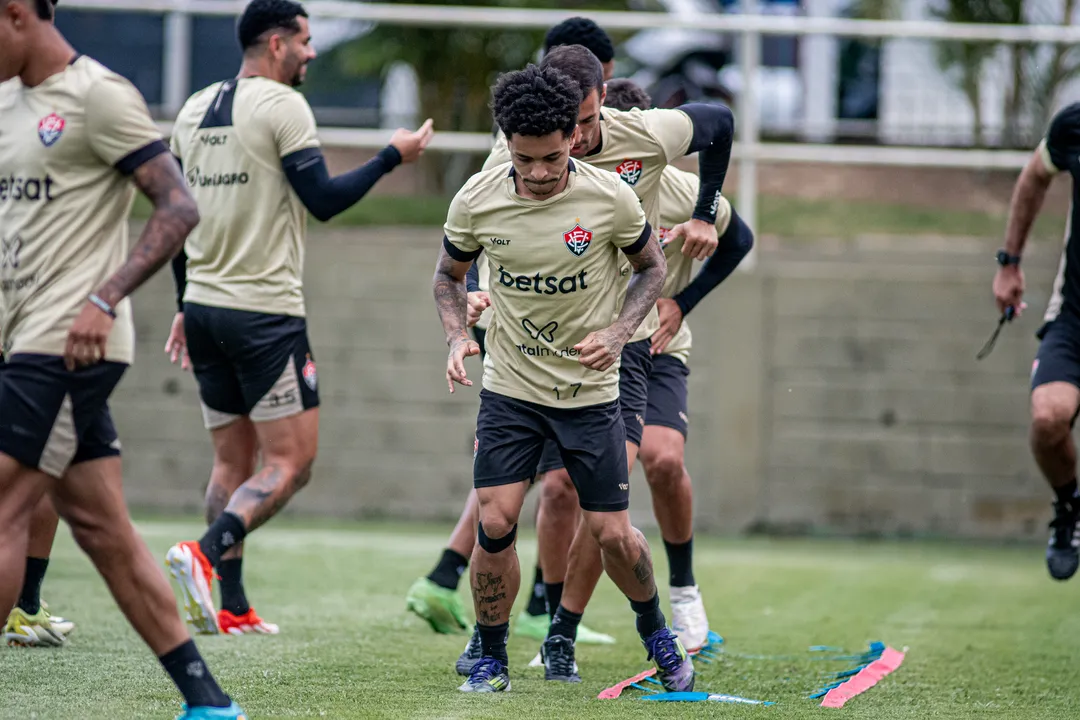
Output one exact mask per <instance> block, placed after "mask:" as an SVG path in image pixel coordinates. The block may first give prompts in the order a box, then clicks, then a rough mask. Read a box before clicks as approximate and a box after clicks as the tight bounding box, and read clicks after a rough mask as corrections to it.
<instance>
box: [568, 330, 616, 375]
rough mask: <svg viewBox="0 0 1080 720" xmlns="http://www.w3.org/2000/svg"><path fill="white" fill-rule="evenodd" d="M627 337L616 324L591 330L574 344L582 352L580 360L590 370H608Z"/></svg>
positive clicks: (579, 356)
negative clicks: (594, 330)
mask: <svg viewBox="0 0 1080 720" xmlns="http://www.w3.org/2000/svg"><path fill="white" fill-rule="evenodd" d="M625 344H626V339H625V338H624V337H623V335H622V333H621V332H620V331H619V330H618V328H616V327H615V326H611V327H606V328H604V329H603V330H597V331H596V332H591V333H589V334H588V335H586V336H585V339H584V340H582V341H581V342H579V343H578V344H577V345H575V346H574V349H575V350H577V351H578V352H579V353H580V354H579V355H578V362H579V363H581V364H582V365H584V366H585V367H587V368H589V369H590V370H601V371H602V370H607V369H608V368H609V367H611V366H612V365H614V364H615V361H616V360H618V359H619V355H620V354H621V353H622V349H623V345H625Z"/></svg>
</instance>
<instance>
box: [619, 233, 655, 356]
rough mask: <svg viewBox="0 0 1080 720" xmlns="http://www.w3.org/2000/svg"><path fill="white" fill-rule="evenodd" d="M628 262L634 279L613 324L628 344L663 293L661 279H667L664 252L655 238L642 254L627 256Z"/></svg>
mask: <svg viewBox="0 0 1080 720" xmlns="http://www.w3.org/2000/svg"><path fill="white" fill-rule="evenodd" d="M630 262H631V264H633V266H634V275H633V276H632V277H631V278H630V285H629V286H628V287H627V289H626V298H625V299H624V300H623V305H622V308H621V309H620V310H619V317H618V319H617V320H616V321H615V324H616V325H617V326H618V327H619V329H620V330H621V331H622V333H623V335H624V337H625V338H626V339H627V340H629V339H630V337H631V336H632V335H633V334H634V332H635V331H636V330H637V329H638V326H639V325H641V322H642V321H643V320H644V319H645V316H646V315H648V314H649V311H650V310H652V308H653V306H654V305H656V301H657V300H659V299H660V293H661V291H662V290H663V289H664V277H665V276H666V275H667V261H666V260H665V259H664V251H663V250H661V249H660V244H659V243H657V242H656V238H655V236H654V237H653V238H651V239H650V240H649V242H648V244H647V245H646V246H645V249H644V250H642V251H641V253H639V254H638V255H633V256H630Z"/></svg>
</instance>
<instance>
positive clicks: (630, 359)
mask: <svg viewBox="0 0 1080 720" xmlns="http://www.w3.org/2000/svg"><path fill="white" fill-rule="evenodd" d="M651 347H652V341H651V340H638V341H637V342H632V343H628V344H627V345H626V347H624V348H623V351H622V363H621V365H620V367H619V407H620V409H621V410H622V419H623V426H624V427H625V428H626V441H627V442H630V443H633V444H634V445H637V446H639V447H640V446H641V433H642V431H643V430H644V429H645V409H646V406H647V404H648V397H649V373H650V372H651V371H652V366H653V356H652V353H651V352H650V348H651ZM564 467H566V465H565V464H564V463H563V459H562V455H561V454H560V453H559V448H558V447H556V445H555V443H553V442H549V443H547V444H546V445H544V453H543V455H541V456H540V465H539V466H537V468H536V474H537V475H543V474H544V473H546V472H551V471H552V470H559V469H561V468H564Z"/></svg>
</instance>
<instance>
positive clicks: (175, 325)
mask: <svg viewBox="0 0 1080 720" xmlns="http://www.w3.org/2000/svg"><path fill="white" fill-rule="evenodd" d="M165 354H166V355H168V356H169V362H171V363H172V364H173V365H175V364H176V361H177V360H179V361H180V369H181V370H190V369H191V358H189V357H188V351H187V334H186V333H185V332H184V313H182V312H181V313H176V317H174V318H173V321H172V328H170V329H169V339H168V340H166V341H165Z"/></svg>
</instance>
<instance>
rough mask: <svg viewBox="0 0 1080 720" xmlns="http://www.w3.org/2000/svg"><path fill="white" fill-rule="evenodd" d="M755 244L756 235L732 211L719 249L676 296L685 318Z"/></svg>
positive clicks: (675, 298) (732, 270) (733, 269)
mask: <svg viewBox="0 0 1080 720" xmlns="http://www.w3.org/2000/svg"><path fill="white" fill-rule="evenodd" d="M753 246H754V234H753V233H752V232H750V228H748V227H747V226H746V223H744V222H743V221H742V219H741V218H740V217H739V216H738V215H736V214H735V212H734V211H732V213H731V222H730V223H729V224H728V228H727V230H726V231H724V235H723V236H722V237H721V238H720V245H719V246H718V247H717V248H716V252H714V253H713V254H712V257H710V258H709V259H708V260H706V261H705V264H704V265H702V266H701V270H700V271H698V274H697V277H695V278H694V279H693V281H691V283H690V284H689V285H687V286H686V287H685V288H683V289H682V292H680V293H678V294H677V295H676V296H675V297H674V298H673V299H674V300H675V302H676V303H677V304H678V306H679V310H681V311H682V314H683V317H686V316H687V315H689V314H690V311H691V310H693V309H694V306H696V305H697V304H698V303H699V302H701V300H702V298H704V297H705V296H706V295H708V294H709V292H711V291H712V289H713V288H715V287H716V286H717V285H719V284H720V283H722V282H723V281H724V280H726V279H727V277H728V275H730V274H731V273H732V272H734V271H735V268H736V267H738V266H739V263H740V262H742V259H743V258H744V257H746V254H747V253H748V252H750V248H752V247H753Z"/></svg>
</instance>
